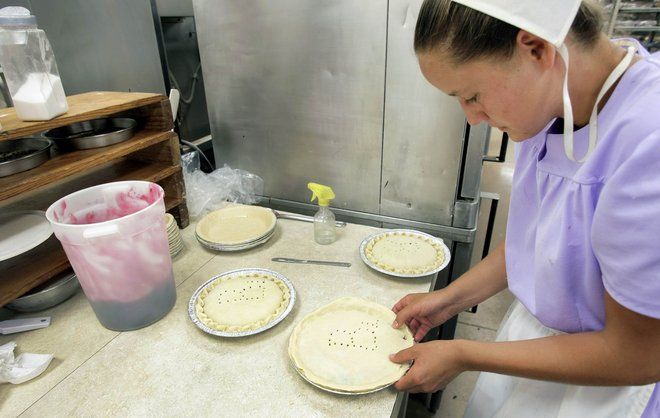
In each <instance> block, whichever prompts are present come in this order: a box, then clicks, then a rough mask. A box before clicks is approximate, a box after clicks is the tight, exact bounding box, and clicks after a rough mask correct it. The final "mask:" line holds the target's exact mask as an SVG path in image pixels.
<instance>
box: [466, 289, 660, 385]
mask: <svg viewBox="0 0 660 418" xmlns="http://www.w3.org/2000/svg"><path fill="white" fill-rule="evenodd" d="M605 312H606V321H605V328H604V329H603V330H602V331H597V332H582V333H576V334H562V335H555V336H551V337H545V338H537V339H530V340H522V341H511V342H479V341H463V340H457V341H456V344H457V347H456V348H457V349H458V353H459V356H460V357H461V361H462V362H463V365H464V369H466V370H481V371H488V372H494V373H501V374H509V375H514V376H520V377H527V378H531V379H541V380H552V381H557V382H564V383H572V384H580V385H606V386H622V385H640V384H647V383H654V382H657V381H659V380H660V320H658V319H655V318H651V317H647V316H644V315H640V314H638V313H636V312H633V311H631V310H629V309H627V308H625V307H624V306H622V305H620V304H619V303H618V302H616V301H615V300H614V299H613V298H612V297H611V296H610V295H609V294H608V293H606V294H605Z"/></svg>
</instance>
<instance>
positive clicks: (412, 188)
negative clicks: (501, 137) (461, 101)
mask: <svg viewBox="0 0 660 418" xmlns="http://www.w3.org/2000/svg"><path fill="white" fill-rule="evenodd" d="M421 4H422V1H421V0H413V1H409V0H390V1H389V16H388V37H387V76H386V88H385V123H384V134H383V136H384V139H383V181H382V184H381V187H382V201H381V214H383V215H388V216H395V217H400V218H404V219H411V220H421V221H426V222H430V223H437V224H443V225H451V224H452V216H453V209H454V201H455V199H456V192H457V184H458V180H459V176H460V170H461V155H462V152H463V141H464V134H465V117H464V115H463V112H462V111H461V108H460V106H459V105H458V103H457V101H456V99H454V98H452V97H449V96H447V95H446V94H444V93H442V92H440V91H439V90H437V89H436V88H434V87H433V86H431V84H429V83H428V81H426V79H424V76H423V75H422V73H421V71H420V70H419V66H418V63H417V57H416V56H415V52H414V50H413V38H414V32H415V24H416V22H417V15H418V12H419V8H420V6H421ZM479 158H480V157H479ZM478 163H479V164H481V161H480V160H479V161H478ZM477 181H478V180H477Z"/></svg>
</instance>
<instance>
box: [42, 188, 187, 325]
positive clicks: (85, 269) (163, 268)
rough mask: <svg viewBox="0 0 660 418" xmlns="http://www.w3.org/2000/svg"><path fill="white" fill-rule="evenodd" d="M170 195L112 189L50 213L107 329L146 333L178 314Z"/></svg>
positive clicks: (85, 193)
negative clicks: (171, 313)
mask: <svg viewBox="0 0 660 418" xmlns="http://www.w3.org/2000/svg"><path fill="white" fill-rule="evenodd" d="M164 195H165V192H164V191H163V189H162V188H161V187H160V186H159V185H157V184H155V183H150V182H146V181H122V182H116V183H107V184H102V185H100V186H94V187H90V188H88V189H84V190H80V191H78V192H75V193H72V194H70V195H68V196H66V197H63V198H62V199H60V200H58V201H57V202H55V203H53V204H52V205H51V206H50V207H49V208H48V210H47V211H46V217H47V218H48V220H49V221H50V223H51V225H52V226H53V231H54V232H55V236H57V238H58V239H59V240H60V242H61V243H62V247H64V251H65V252H66V255H67V257H68V258H69V262H70V263H71V266H72V267H73V270H74V271H75V273H76V275H77V276H78V279H79V281H80V285H81V286H82V288H83V291H84V292H85V296H87V299H88V300H89V302H90V304H91V305H92V308H93V309H94V313H95V314H96V317H97V318H98V319H99V321H100V322H101V324H103V326H104V327H106V328H109V329H111V330H115V331H128V330H133V329H137V328H142V327H145V326H147V325H150V324H152V323H154V322H156V321H158V320H159V319H161V318H162V317H163V316H165V314H167V313H168V312H169V311H170V310H171V309H172V307H173V306H174V302H175V301H176V289H175V286H174V276H173V273H172V258H171V257H170V251H169V243H168V239H167V229H166V224H165V203H164V200H163V198H164Z"/></svg>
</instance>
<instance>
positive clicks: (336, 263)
mask: <svg viewBox="0 0 660 418" xmlns="http://www.w3.org/2000/svg"><path fill="white" fill-rule="evenodd" d="M271 260H272V261H277V262H280V263H298V264H320V265H322V266H337V267H350V266H351V263H345V262H342V261H321V260H300V259H297V258H286V257H275V258H271Z"/></svg>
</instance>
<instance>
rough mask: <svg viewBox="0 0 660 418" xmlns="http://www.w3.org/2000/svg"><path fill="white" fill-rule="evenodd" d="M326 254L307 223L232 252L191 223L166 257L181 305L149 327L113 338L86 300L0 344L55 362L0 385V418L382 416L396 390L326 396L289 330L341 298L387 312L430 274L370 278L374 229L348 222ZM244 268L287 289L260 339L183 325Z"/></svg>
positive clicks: (290, 224)
mask: <svg viewBox="0 0 660 418" xmlns="http://www.w3.org/2000/svg"><path fill="white" fill-rule="evenodd" d="M337 231H338V239H337V241H336V242H335V243H333V244H331V245H326V246H322V245H318V244H316V243H315V242H314V238H313V225H312V224H310V223H305V222H300V221H294V220H285V219H279V220H278V226H277V230H276V231H275V234H274V236H273V237H272V238H271V239H270V240H269V241H268V242H267V243H266V244H264V245H262V246H259V247H256V248H253V249H250V250H246V251H241V252H237V253H217V252H212V251H208V250H206V249H204V248H202V247H201V246H200V245H199V244H198V243H197V241H196V240H195V237H194V225H191V226H189V227H188V228H186V229H185V230H183V231H182V236H183V240H184V243H185V248H184V250H183V251H182V252H181V253H179V254H178V255H177V256H176V257H175V259H174V277H175V281H176V284H177V302H176V305H175V306H174V308H173V309H172V311H171V312H170V313H168V314H167V316H165V317H164V318H163V319H161V320H160V321H159V322H157V323H155V324H153V325H151V326H148V327H146V328H143V329H140V330H136V331H130V332H115V331H110V330H107V329H105V328H103V326H101V324H100V323H99V322H98V320H97V319H96V317H95V316H94V313H93V311H92V309H91V307H90V306H89V304H88V303H87V301H86V299H85V297H84V295H83V294H82V292H80V293H78V294H77V295H76V296H74V297H73V298H72V299H70V300H68V301H66V302H64V303H63V304H61V305H59V306H56V307H54V308H52V309H49V310H47V311H43V312H39V313H36V314H31V315H23V316H48V315H49V316H52V323H51V325H50V327H48V328H44V329H41V330H36V331H30V332H24V333H20V334H14V335H3V336H0V344H4V343H6V342H9V341H16V342H17V343H18V347H17V349H16V352H15V354H17V355H18V354H20V353H21V352H30V353H53V354H54V355H55V358H54V360H53V361H52V363H51V365H50V366H49V368H48V369H47V370H46V372H44V373H43V374H42V375H41V376H39V377H38V378H36V379H34V380H32V381H29V382H26V383H23V384H21V385H11V384H2V385H0V415H1V416H16V415H19V414H23V415H22V416H26V417H44V416H48V417H52V416H66V417H68V416H83V415H84V416H112V415H122V416H127V415H130V416H154V415H167V416H232V417H234V416H247V415H249V416H278V417H279V416H296V417H301V416H302V417H310V416H337V417H345V416H359V417H366V416H373V417H389V416H390V414H391V412H392V408H393V406H394V403H395V400H396V394H397V392H396V391H395V390H394V389H393V388H392V387H390V388H387V389H385V390H382V391H379V392H376V393H372V394H369V395H361V396H342V395H335V394H332V393H327V392H324V391H322V390H320V389H317V388H315V387H313V386H312V385H310V384H309V383H307V382H305V381H304V380H303V379H302V378H301V377H300V376H299V375H298V374H297V373H296V371H295V370H294V369H293V367H292V366H291V365H290V363H289V357H288V354H287V343H288V338H289V335H290V334H291V331H292V330H293V327H294V325H295V324H296V323H298V321H300V320H301V319H302V318H303V317H304V316H305V315H307V314H308V313H309V312H311V311H313V310H315V309H317V308H318V307H320V306H322V305H325V304H327V303H329V302H331V301H333V300H335V299H337V298H339V297H343V296H359V297H364V298H367V299H370V300H373V301H375V302H378V303H381V304H383V305H385V306H392V305H393V304H394V303H395V302H396V301H397V300H398V299H399V298H401V297H402V296H404V295H405V294H407V293H411V292H426V291H428V290H429V288H430V286H431V277H426V278H422V279H397V278H393V277H389V276H386V275H383V274H380V273H378V272H375V271H373V270H371V269H370V268H369V267H367V266H366V265H365V264H364V263H363V262H362V260H361V259H360V255H359V253H358V247H359V245H360V242H361V241H362V240H363V239H364V238H365V237H367V236H368V235H370V234H372V233H374V232H377V231H379V229H378V228H373V227H368V226H362V225H355V224H349V225H348V226H347V227H346V228H343V229H338V230H337ZM272 257H292V258H310V259H322V260H335V261H348V262H351V263H352V266H351V267H350V268H342V267H330V266H318V265H301V264H286V263H276V262H272V261H271V258H272ZM246 267H260V268H268V269H272V270H275V271H277V272H279V273H281V274H283V275H284V276H285V277H287V278H288V279H289V280H291V282H292V283H293V285H294V287H295V289H296V292H297V300H296V305H295V306H294V308H293V311H292V312H291V313H290V314H289V316H288V317H287V318H286V319H285V320H284V321H282V322H281V323H279V324H278V325H277V326H275V327H274V328H272V329H270V330H267V331H265V332H263V333H261V334H257V335H254V336H250V337H244V338H239V339H230V338H220V337H214V336H211V335H208V334H205V333H204V332H203V331H201V330H199V329H198V328H197V327H196V326H195V325H194V324H193V323H192V321H191V320H190V318H189V317H188V311H187V308H188V302H189V299H190V297H191V295H192V294H193V292H194V291H195V290H196V289H197V288H198V287H199V286H200V285H201V284H202V283H204V282H205V281H207V280H208V279H209V278H211V277H212V276H214V275H216V274H219V273H222V272H225V271H229V270H233V269H237V268H246Z"/></svg>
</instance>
